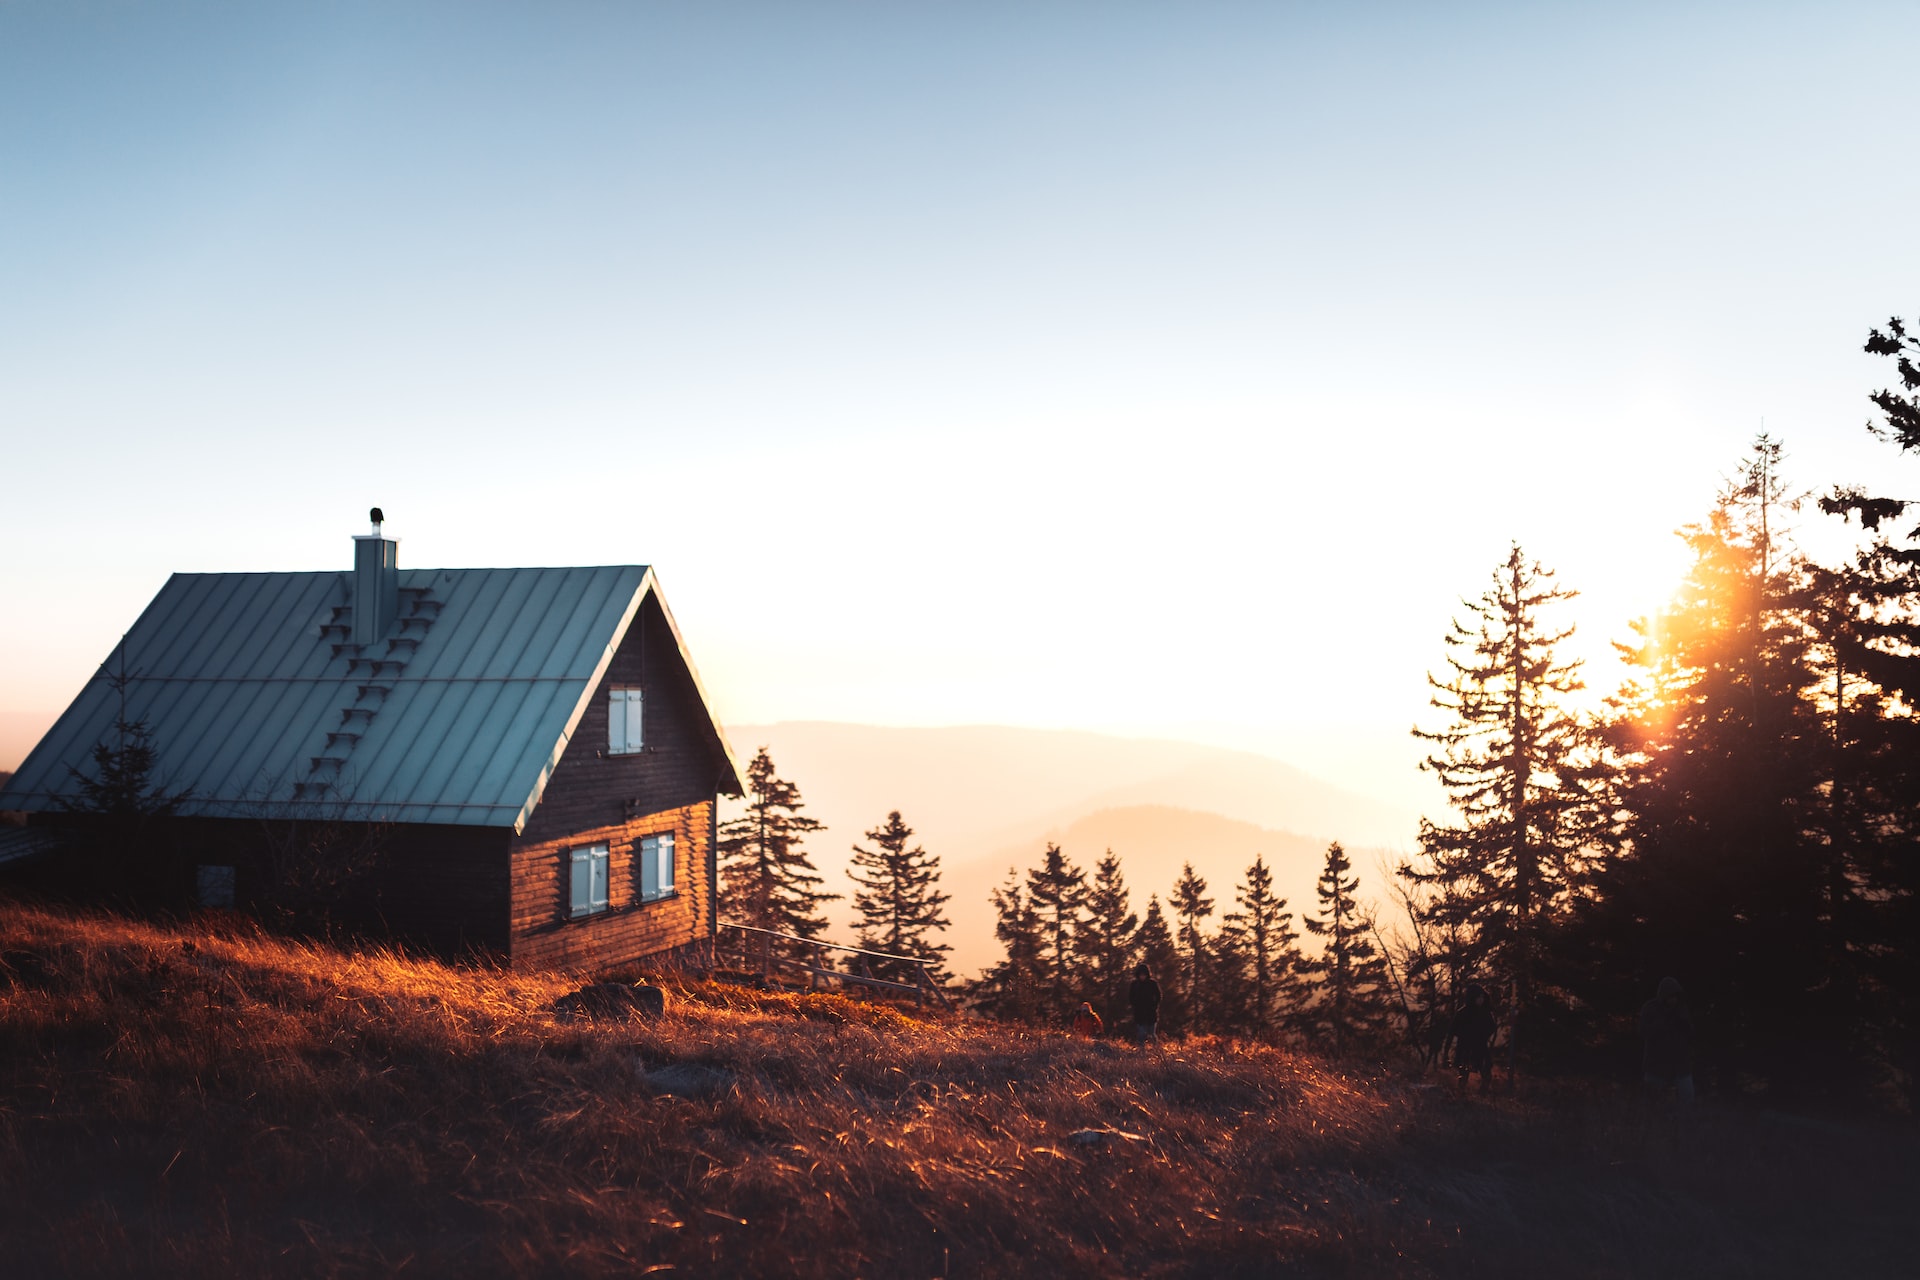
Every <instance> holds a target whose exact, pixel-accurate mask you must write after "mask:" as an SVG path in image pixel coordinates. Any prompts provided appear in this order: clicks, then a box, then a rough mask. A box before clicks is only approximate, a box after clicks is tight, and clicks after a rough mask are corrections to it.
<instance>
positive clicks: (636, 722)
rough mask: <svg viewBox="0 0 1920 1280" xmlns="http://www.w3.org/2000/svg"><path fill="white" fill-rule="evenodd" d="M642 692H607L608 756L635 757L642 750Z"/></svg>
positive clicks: (625, 690) (614, 690)
mask: <svg viewBox="0 0 1920 1280" xmlns="http://www.w3.org/2000/svg"><path fill="white" fill-rule="evenodd" d="M640 743H641V739H640V691H639V690H638V689H623V688H615V689H609V690H607V754H608V755H610V756H627V755H633V754H634V753H635V752H638V751H640V750H641V745H640Z"/></svg>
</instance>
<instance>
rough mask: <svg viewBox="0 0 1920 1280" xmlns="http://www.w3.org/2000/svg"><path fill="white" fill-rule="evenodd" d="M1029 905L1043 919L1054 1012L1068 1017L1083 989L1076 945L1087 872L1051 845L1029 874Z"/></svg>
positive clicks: (1043, 952)
mask: <svg viewBox="0 0 1920 1280" xmlns="http://www.w3.org/2000/svg"><path fill="white" fill-rule="evenodd" d="M1027 902H1028V904H1029V905H1030V906H1031V907H1032V909H1033V912H1034V914H1035V915H1036V916H1037V917H1038V918H1039V920H1040V936H1041V944H1042V950H1041V965H1042V970H1043V972H1044V975H1045V978H1044V980H1045V983H1046V988H1047V992H1048V994H1049V996H1050V998H1051V999H1052V1001H1053V1009H1052V1012H1053V1014H1054V1015H1055V1016H1057V1017H1065V1016H1066V1014H1067V1012H1068V1011H1069V1009H1070V1008H1071V1005H1072V1003H1073V1001H1074V1000H1076V999H1077V998H1078V993H1079V988H1080V972H1079V965H1078V963H1077V961H1078V957H1077V956H1076V955H1075V954H1074V944H1075V942H1076V940H1077V939H1078V938H1079V936H1080V935H1081V933H1082V931H1083V929H1084V924H1083V921H1082V919H1081V912H1082V911H1083V910H1085V908H1086V905H1087V873H1086V872H1085V871H1083V870H1081V869H1080V868H1079V867H1076V866H1074V865H1073V864H1072V863H1071V862H1069V861H1067V855H1066V854H1065V853H1064V852H1062V850H1061V848H1060V846H1059V845H1057V844H1054V843H1052V842H1048V844H1047V851H1046V853H1045V855H1044V857H1043V860H1042V862H1041V864H1040V865H1039V866H1038V867H1035V868H1034V869H1032V870H1030V871H1028V872H1027Z"/></svg>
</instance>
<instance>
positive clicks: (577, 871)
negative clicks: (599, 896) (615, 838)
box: [572, 849, 593, 916]
mask: <svg viewBox="0 0 1920 1280" xmlns="http://www.w3.org/2000/svg"><path fill="white" fill-rule="evenodd" d="M572 902H573V914H574V915H576V916H583V915H585V914H587V912H589V911H591V910H593V870H592V867H591V866H590V865H589V862H588V857H587V850H585V849H575V850H574V851H573V875H572Z"/></svg>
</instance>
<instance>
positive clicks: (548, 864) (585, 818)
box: [508, 599, 721, 969]
mask: <svg viewBox="0 0 1920 1280" xmlns="http://www.w3.org/2000/svg"><path fill="white" fill-rule="evenodd" d="M635 685H638V686H639V687H640V688H641V689H642V690H643V691H644V692H643V695H642V696H643V711H642V715H643V717H644V733H643V737H644V741H645V750H644V751H642V752H640V753H638V754H634V755H610V754H609V753H608V751H607V700H608V694H609V691H610V690H611V689H613V688H616V687H621V686H625V687H632V686H635ZM705 715H706V712H705V709H704V708H703V707H702V706H701V704H700V697H699V693H698V691H697V690H696V689H695V688H694V685H693V681H692V680H691V679H690V678H689V677H688V675H687V672H686V669H685V667H684V666H682V665H681V663H680V660H679V655H678V652H677V651H676V649H675V646H674V641H673V636H672V633H671V632H669V631H668V629H667V626H666V622H665V619H664V618H662V617H661V614H660V610H659V607H658V606H657V605H656V604H654V602H653V601H652V600H651V599H649V600H648V601H647V602H646V604H645V605H644V606H643V608H642V613H641V616H640V618H639V619H638V620H636V622H635V625H634V626H633V627H631V628H630V629H629V630H628V633H627V638H626V640H625V641H624V642H623V643H622V644H621V646H620V648H619V649H618V650H617V651H616V652H615V653H614V656H613V660H612V662H611V663H610V664H609V666H608V670H607V675H606V677H605V679H604V680H603V682H602V683H601V685H600V687H599V688H597V689H595V690H594V692H593V697H592V699H591V701H590V702H589V703H588V705H587V709H586V711H585V713H584V714H583V715H582V716H581V717H580V725H579V728H578V729H577V730H575V732H574V736H573V740H572V741H571V742H569V743H568V744H567V749H566V751H565V752H564V753H563V754H562V755H561V758H560V763H559V765H558V766H557V767H556V768H555V769H554V772H553V777H552V778H551V779H550V780H549V781H548V783H547V789H546V792H545V794H544V795H543V796H542V798H541V801H540V805H539V807H538V808H537V809H535V810H534V813H533V817H532V818H531V819H530V820H529V821H528V823H527V827H526V830H525V832H523V833H522V835H521V836H520V837H519V838H518V839H516V840H515V841H514V842H513V845H512V848H511V850H510V853H509V855H508V856H509V863H510V871H509V875H510V879H511V882H512V900H513V901H512V912H511V921H510V926H509V933H510V935H511V939H512V941H511V944H510V953H511V963H512V964H513V965H514V966H515V967H519V968H549V967H551V968H576V969H601V968H607V967H609V966H612V965H618V964H626V963H629V962H631V961H634V960H639V959H642V958H644V957H646V956H649V955H654V954H657V953H659V952H662V951H668V950H671V949H674V948H677V947H682V946H685V945H686V944H688V943H690V942H694V941H697V940H702V939H706V938H710V937H711V936H712V933H713V929H714V919H715V916H714V883H713V852H714V850H713V833H714V828H713V824H714V791H715V782H716V780H717V779H718V777H719V774H720V768H721V764H720V761H719V760H718V759H716V757H715V753H714V750H713V748H712V747H711V746H710V745H709V741H708V738H707V735H706V730H705V728H704V725H703V721H704V718H705ZM667 832H671V833H672V835H673V839H674V893H673V895H672V896H670V897H666V898H662V899H660V900H659V901H657V902H647V903H643V902H641V901H640V851H639V843H640V840H641V838H642V837H643V836H649V835H659V834H663V833H667ZM593 844H605V845H606V846H607V850H608V863H609V866H608V877H607V899H608V901H607V909H606V910H605V911H602V912H598V913H596V914H594V915H590V916H584V917H581V918H580V919H577V920H576V919H572V918H570V914H569V874H570V870H571V861H570V857H569V855H570V854H571V852H572V851H573V850H574V849H577V848H581V847H584V846H586V845H593Z"/></svg>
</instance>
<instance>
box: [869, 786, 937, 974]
mask: <svg viewBox="0 0 1920 1280" xmlns="http://www.w3.org/2000/svg"><path fill="white" fill-rule="evenodd" d="M867 839H868V840H870V841H872V842H873V845H874V847H873V848H871V849H869V848H866V847H865V846H863V845H857V844H856V845H854V846H853V862H852V864H851V865H850V866H849V867H848V868H847V875H848V877H849V878H850V879H851V880H852V881H853V883H854V884H855V885H856V886H857V887H856V889H855V890H854V895H853V908H854V910H855V911H856V912H857V913H858V914H859V921H858V923H857V924H856V925H855V926H854V928H855V932H856V936H857V937H858V939H859V943H860V946H861V947H863V948H865V949H867V950H870V951H884V952H887V953H888V954H890V955H898V956H912V957H914V958H915V959H919V960H926V961H929V962H930V963H929V964H928V966H927V968H928V972H929V973H930V975H931V976H932V977H933V978H934V980H935V981H944V980H945V976H946V975H945V974H944V973H943V972H942V971H941V962H940V958H941V957H942V956H943V955H945V954H946V953H947V952H949V951H951V950H953V948H952V947H949V946H947V945H946V944H945V943H941V942H937V941H935V940H934V938H933V937H932V935H933V934H934V933H935V931H937V930H942V929H945V928H946V927H947V918H946V916H944V915H942V914H941V912H940V908H941V906H942V905H944V904H945V903H946V902H948V901H949V900H950V899H951V896H952V895H950V894H945V893H941V892H940V891H939V889H938V887H937V886H938V884H939V881H940V859H939V858H937V857H935V856H933V855H931V854H929V853H928V852H927V851H926V850H925V849H923V848H921V847H920V846H919V845H912V846H911V847H909V845H908V842H909V841H911V840H912V839H913V828H912V827H909V826H908V825H907V824H906V823H905V822H904V821H902V820H901V817H900V811H899V810H898V809H895V810H894V811H893V812H892V813H889V814H888V815H887V820H886V821H885V822H883V823H881V824H880V825H879V826H877V827H875V828H873V829H872V830H871V831H869V832H867ZM859 958H860V957H854V959H856V960H858V959H859ZM876 965H877V972H876V974H875V976H877V977H884V978H892V979H893V980H894V981H896V982H907V981H911V980H912V975H911V974H909V973H907V972H904V971H903V970H904V969H905V968H906V966H898V965H893V964H892V963H891V962H888V961H878V962H876Z"/></svg>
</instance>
